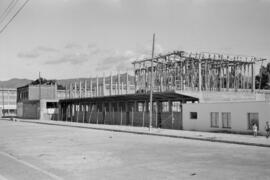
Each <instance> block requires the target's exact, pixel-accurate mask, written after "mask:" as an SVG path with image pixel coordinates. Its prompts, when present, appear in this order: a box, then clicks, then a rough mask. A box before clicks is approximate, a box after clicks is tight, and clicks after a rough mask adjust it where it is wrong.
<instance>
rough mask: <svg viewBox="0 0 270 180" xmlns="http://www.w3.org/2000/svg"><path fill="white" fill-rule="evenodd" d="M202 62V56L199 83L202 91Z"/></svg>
mask: <svg viewBox="0 0 270 180" xmlns="http://www.w3.org/2000/svg"><path fill="white" fill-rule="evenodd" d="M201 64H202V62H201V58H199V72H198V73H199V84H198V87H199V88H198V90H199V91H201V90H202V65H201Z"/></svg>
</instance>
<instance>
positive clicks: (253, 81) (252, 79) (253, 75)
mask: <svg viewBox="0 0 270 180" xmlns="http://www.w3.org/2000/svg"><path fill="white" fill-rule="evenodd" d="M251 84H252V86H251V87H252V89H251V91H252V92H254V93H255V67H254V63H252V64H251Z"/></svg>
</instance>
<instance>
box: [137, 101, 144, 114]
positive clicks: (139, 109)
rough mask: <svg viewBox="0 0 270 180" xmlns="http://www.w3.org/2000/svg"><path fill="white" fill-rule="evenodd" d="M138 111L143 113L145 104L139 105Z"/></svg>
mask: <svg viewBox="0 0 270 180" xmlns="http://www.w3.org/2000/svg"><path fill="white" fill-rule="evenodd" d="M138 111H139V112H143V103H141V102H139V103H138Z"/></svg>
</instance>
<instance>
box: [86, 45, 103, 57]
mask: <svg viewBox="0 0 270 180" xmlns="http://www.w3.org/2000/svg"><path fill="white" fill-rule="evenodd" d="M87 48H88V50H89V53H90V54H92V55H97V54H99V53H100V52H101V49H100V48H99V47H98V46H97V45H96V44H88V46H87Z"/></svg>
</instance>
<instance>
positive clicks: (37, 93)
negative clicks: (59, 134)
mask: <svg viewBox="0 0 270 180" xmlns="http://www.w3.org/2000/svg"><path fill="white" fill-rule="evenodd" d="M61 97H63V90H61V89H58V87H57V84H56V82H55V81H47V80H41V82H40V83H39V81H38V80H37V81H34V82H32V83H30V84H28V85H26V86H23V87H19V88H17V116H18V117H20V118H29V119H57V116H58V106H57V104H58V100H59V98H61Z"/></svg>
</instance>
